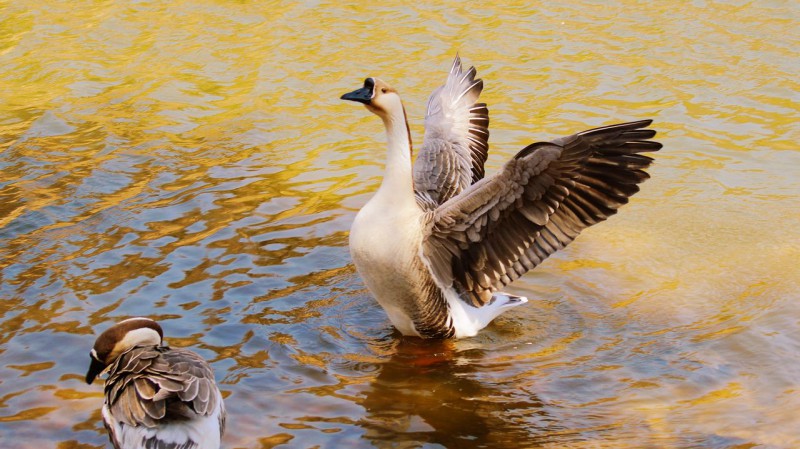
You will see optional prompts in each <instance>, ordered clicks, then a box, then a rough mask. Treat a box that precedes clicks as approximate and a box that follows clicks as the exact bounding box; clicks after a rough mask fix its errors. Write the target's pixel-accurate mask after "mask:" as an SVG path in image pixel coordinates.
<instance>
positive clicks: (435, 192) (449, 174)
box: [414, 56, 489, 207]
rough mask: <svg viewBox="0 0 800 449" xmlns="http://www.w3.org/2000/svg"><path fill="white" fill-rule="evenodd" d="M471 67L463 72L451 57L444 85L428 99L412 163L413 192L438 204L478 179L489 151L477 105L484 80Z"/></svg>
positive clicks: (484, 116)
mask: <svg viewBox="0 0 800 449" xmlns="http://www.w3.org/2000/svg"><path fill="white" fill-rule="evenodd" d="M475 74H476V71H475V67H470V68H469V70H467V71H466V72H463V71H462V70H461V59H460V58H459V57H458V56H456V58H455V60H454V61H453V67H452V68H451V69H450V73H449V74H448V76H447V81H446V82H445V84H444V85H443V86H440V87H439V88H437V89H436V90H435V91H434V92H433V94H431V97H430V99H429V100H428V109H427V112H426V114H425V137H424V140H423V143H422V148H421V149H420V151H419V155H418V156H417V160H416V162H415V163H414V189H415V190H416V192H417V195H419V196H420V197H422V198H423V199H424V201H425V203H426V204H430V205H431V206H432V207H433V205H440V204H443V203H444V202H445V201H447V200H449V199H450V198H452V197H454V196H456V195H458V194H459V193H460V192H462V191H463V190H464V189H466V188H467V187H469V186H470V185H472V184H473V183H475V182H477V181H478V180H480V179H482V178H483V175H484V171H483V164H484V162H486V157H487V155H488V152H489V144H488V141H489V109H488V108H487V107H486V104H484V103H476V101H477V100H478V97H479V96H480V94H481V91H482V90H483V81H482V80H480V79H477V80H476V79H475Z"/></svg>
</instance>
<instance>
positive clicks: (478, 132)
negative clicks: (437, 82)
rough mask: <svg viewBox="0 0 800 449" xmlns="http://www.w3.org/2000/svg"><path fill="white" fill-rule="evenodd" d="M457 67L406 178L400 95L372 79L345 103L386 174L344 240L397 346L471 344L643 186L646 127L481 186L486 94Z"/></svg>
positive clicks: (544, 154)
mask: <svg viewBox="0 0 800 449" xmlns="http://www.w3.org/2000/svg"><path fill="white" fill-rule="evenodd" d="M475 73H476V72H475V68H474V67H470V69H469V70H467V71H466V72H464V71H462V68H461V62H460V60H459V58H458V56H456V59H455V61H454V63H453V66H452V69H451V70H450V73H449V74H448V77H447V81H446V82H445V84H444V85H443V86H441V87H439V88H438V89H436V90H435V91H434V92H433V94H432V95H431V97H430V100H429V102H428V109H427V113H426V116H425V137H424V141H423V145H422V148H421V150H420V154H419V155H418V156H417V160H416V163H415V164H413V168H412V161H411V158H412V151H411V148H412V147H411V134H410V131H409V128H408V121H407V118H406V114H405V109H404V108H403V104H402V102H401V101H400V96H399V95H398V94H397V91H396V90H394V89H393V88H392V87H390V86H389V85H388V84H386V83H385V82H383V81H381V80H380V79H377V78H367V79H366V80H365V81H364V86H363V87H362V88H360V89H357V90H355V91H353V92H350V93H347V94H345V95H343V96H342V99H344V100H351V101H356V102H360V103H363V104H364V105H365V106H366V107H367V109H368V110H370V111H371V112H373V113H375V114H376V115H378V116H379V117H380V118H381V119H382V120H383V123H384V125H385V127H386V134H387V138H388V149H387V153H386V171H385V174H384V177H383V182H382V183H381V186H380V188H379V189H378V191H377V192H376V193H375V196H373V197H372V199H370V200H369V201H368V202H367V204H366V205H364V207H363V208H362V209H361V210H360V211H359V213H358V214H357V215H356V218H355V220H354V222H353V225H352V228H351V230H350V253H351V255H352V257H353V261H354V263H355V265H356V268H357V270H358V272H359V274H360V275H361V277H362V278H363V279H364V282H365V283H366V285H367V287H368V288H369V290H370V291H371V292H372V294H373V295H374V296H375V298H376V299H377V301H378V303H379V304H380V305H381V306H382V307H383V308H384V309H385V310H386V312H387V314H388V315H389V319H390V320H391V321H392V324H394V326H395V327H396V328H397V329H398V330H399V331H400V332H402V333H403V334H404V335H416V336H420V337H424V338H447V337H456V338H459V337H469V336H473V335H475V334H477V332H478V331H479V330H481V329H482V328H484V327H485V326H486V325H488V324H489V322H491V321H492V320H493V319H494V318H495V317H497V316H498V315H499V314H501V313H502V312H504V311H506V310H508V309H509V308H511V307H514V306H517V305H520V304H523V303H525V302H526V301H527V300H526V299H525V298H522V297H517V296H513V295H509V294H506V293H500V292H499V290H500V289H501V288H503V287H504V286H506V285H508V284H509V283H511V282H513V281H514V280H515V279H517V278H519V277H520V276H521V275H523V274H524V273H526V272H527V271H528V270H530V269H532V268H534V267H535V266H537V265H538V264H539V263H541V262H542V261H543V260H544V259H545V258H547V256H549V255H550V254H552V253H554V252H555V251H557V250H559V249H561V248H563V247H564V246H566V245H567V244H569V242H571V241H572V240H573V239H575V237H577V235H578V234H579V233H580V232H581V231H582V230H583V229H585V228H587V227H589V226H591V225H593V224H595V223H598V222H601V221H603V220H605V219H606V218H608V217H609V216H611V215H613V214H615V213H616V211H617V209H618V208H619V207H620V206H622V205H623V204H625V203H627V202H628V198H629V197H630V196H631V195H633V194H634V193H636V192H638V191H639V187H638V184H639V183H641V182H642V181H644V180H646V179H647V178H648V177H649V176H648V174H647V173H646V172H645V171H644V169H646V168H647V167H648V166H649V165H650V163H651V162H652V159H651V158H649V157H647V156H644V155H642V154H640V153H642V152H648V151H658V150H659V149H660V148H661V144H659V143H657V142H654V141H651V140H648V139H650V138H652V137H653V136H654V135H655V131H654V130H651V129H644V128H646V127H647V126H649V125H650V123H651V121H650V120H642V121H637V122H631V123H622V124H618V125H611V126H605V127H602V128H596V129H591V130H588V131H584V132H581V133H578V134H574V135H571V136H568V137H562V138H560V139H556V140H554V141H552V142H539V143H534V144H531V145H528V146H527V147H525V148H523V149H522V150H521V151H520V152H519V153H517V155H516V156H514V157H513V158H512V159H511V160H510V161H508V162H507V163H506V164H505V165H504V166H503V167H502V168H501V169H500V171H499V172H497V173H496V174H494V175H493V176H491V177H488V178H484V177H483V176H484V168H483V164H484V162H485V161H486V156H487V152H488V139H489V131H488V125H489V111H488V109H487V108H486V105H485V104H483V103H476V101H477V100H478V97H479V95H480V93H481V90H482V89H483V82H482V81H481V80H480V79H477V80H476V79H475Z"/></svg>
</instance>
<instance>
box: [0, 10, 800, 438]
mask: <svg viewBox="0 0 800 449" xmlns="http://www.w3.org/2000/svg"><path fill="white" fill-rule="evenodd" d="M798 18H800V8H799V7H798V6H797V4H796V3H793V2H781V1H775V2H766V1H765V2H753V3H745V2H736V1H731V2H704V1H697V2H691V3H687V2H657V3H655V4H647V5H645V4H642V3H639V2H629V1H624V2H621V3H617V4H616V5H608V4H606V2H591V1H586V2H579V3H575V4H574V5H572V6H535V5H534V6H531V5H528V4H526V3H525V2H512V3H510V4H509V3H504V4H503V5H492V4H486V3H481V4H474V3H469V4H464V3H460V2H438V4H437V5H436V6H432V5H419V6H408V5H405V4H403V3H400V2H396V3H381V4H369V3H365V4H364V5H361V6H341V5H339V4H338V3H325V2H223V1H200V2H187V1H176V2H147V1H145V2H127V1H97V2H77V3H75V2H72V3H69V4H67V3H59V2H47V1H45V2H31V1H18V2H13V3H11V2H7V3H4V4H3V5H2V7H0V83H1V84H2V89H0V170H2V177H0V282H1V283H0V436H2V441H4V442H5V443H3V444H10V443H9V442H11V441H13V442H14V443H13V447H15V448H42V447H57V448H59V449H77V448H81V449H86V448H100V447H107V446H108V444H107V437H106V435H105V433H104V430H103V427H102V423H101V418H100V411H99V410H100V405H101V402H102V388H101V385H100V384H99V383H97V384H95V385H92V386H88V385H86V384H85V383H84V381H83V376H84V374H85V372H86V369H87V367H88V362H89V358H88V351H89V349H90V348H91V346H92V344H93V342H94V338H95V335H96V334H97V333H98V332H100V331H102V330H103V329H105V328H106V327H108V326H109V325H111V324H112V323H114V322H116V321H118V320H121V319H123V318H127V317H131V316H139V315H147V316H150V317H153V318H155V319H157V320H159V321H160V322H161V323H162V325H163V327H164V328H165V332H166V334H167V342H168V343H169V344H171V345H173V346H187V347H191V348H193V349H195V350H196V351H198V352H199V353H200V354H202V355H203V356H204V357H206V358H207V359H209V360H210V361H211V362H212V364H213V367H214V369H215V371H216V375H217V379H218V381H219V383H220V386H221V388H222V390H223V392H224V394H225V396H226V404H227V408H228V413H229V420H228V431H227V433H226V435H225V437H224V439H223V441H224V446H225V447H228V448H273V447H281V448H311V447H325V448H343V447H347V448H370V447H378V448H390V447H391V448H417V447H424V448H471V447H475V448H478V447H487V448H488V447H526V448H534V447H547V448H598V447H601V448H606V447H607V448H625V447H629V448H697V447H703V448H754V447H758V448H794V447H798V446H800V431H798V430H797V429H800V417H799V416H800V415H799V414H798V413H797V410H798V409H800V357H798V354H800V337H798V335H799V334H798V332H797V328H798V325H799V324H800V301H799V300H800V293H798V292H800V269H799V268H798V260H800V214H798V210H800V209H799V208H798V206H799V205H800V201H799V200H800V176H798V175H800V169H798V167H800V149H799V148H798V144H797V142H798V141H799V140H800V127H799V126H798V124H797V123H798V120H800V112H799V111H798V104H799V103H800V102H799V101H798V100H800V95H798V92H799V91H800V82H798V76H797V74H798V72H800V62H798V61H799V60H798V59H797V55H796V50H797V48H798V45H800V38H798V32H797V26H796V24H797V20H798ZM456 52H460V54H461V56H462V58H463V59H464V61H465V63H467V64H474V65H476V67H477V69H478V73H479V76H481V77H483V79H484V80H485V82H486V88H485V90H484V93H483V97H482V98H483V99H484V100H485V101H486V102H487V103H488V104H489V108H490V114H491V120H492V125H491V132H492V136H491V140H490V143H491V152H492V154H491V157H490V158H489V161H488V164H487V166H488V171H489V172H490V173H491V172H493V171H494V170H496V169H497V167H498V166H499V165H500V164H502V163H503V161H504V160H506V159H507V158H509V157H510V156H512V155H513V154H515V153H516V151H518V150H519V149H520V148H522V147H523V146H525V145H527V144H528V143H531V142H532V141H536V140H544V139H550V138H553V137H556V136H559V135H563V134H567V133H572V132H576V131H581V130H583V129H587V128H589V127H593V126H599V125H604V124H610V123H614V122H620V121H625V120H634V119H641V118H653V119H655V125H654V127H655V128H657V129H658V130H659V131H660V134H659V137H658V139H659V140H660V141H661V142H663V143H664V145H665V147H664V149H663V150H662V151H661V152H660V153H658V154H657V155H656V158H657V161H656V164H655V165H654V166H653V168H652V170H651V174H652V179H651V180H650V181H648V182H647V183H645V184H644V185H643V188H642V191H641V192H640V193H639V194H638V195H637V196H636V197H635V198H634V199H633V200H632V202H631V204H629V205H627V206H625V207H624V208H623V209H622V211H621V213H620V214H619V215H617V216H615V217H613V218H612V219H610V220H609V221H607V222H605V223H603V224H600V225H598V226H596V227H593V228H591V229H589V230H587V231H586V232H584V234H583V235H582V236H581V237H579V238H578V240H577V241H575V242H574V243H573V244H572V245H570V246H569V247H568V248H567V249H565V250H564V251H561V252H559V253H557V254H556V255H554V256H553V257H551V258H550V259H548V260H547V261H546V262H545V263H544V264H542V265H541V266H540V267H539V268H537V269H536V270H535V271H533V272H531V273H529V274H528V275H526V276H525V277H523V278H522V279H520V280H519V281H517V282H516V283H515V284H513V286H512V287H510V288H509V291H511V292H513V293H516V294H521V295H525V296H528V297H529V298H531V300H532V301H531V303H529V304H528V305H527V306H526V307H521V308H517V309H515V310H514V311H513V312H510V313H508V314H507V315H505V316H504V317H502V318H500V319H498V320H497V321H496V322H495V323H494V324H493V325H491V326H490V327H489V328H487V329H486V330H485V331H484V332H483V333H482V334H481V335H480V336H478V337H476V338H471V339H465V340H460V341H454V342H453V341H450V342H422V341H419V340H416V339H408V338H401V337H400V336H398V335H397V334H395V333H394V332H393V331H392V328H391V325H390V323H389V321H388V319H387V318H386V316H385V314H384V313H383V311H382V310H380V308H379V307H377V305H376V304H375V303H374V300H372V298H371V297H370V295H369V294H368V292H367V291H366V290H365V288H364V285H363V283H362V282H361V280H360V279H359V278H358V276H357V274H356V273H355V271H354V269H353V267H352V265H351V263H350V258H349V254H348V249H347V232H348V229H349V225H350V222H351V221H352V219H353V216H354V215H355V213H356V212H357V210H358V208H359V207H360V206H361V205H363V204H364V202H365V201H366V200H367V199H368V198H369V196H370V194H371V192H373V191H374V190H375V189H376V188H377V186H378V184H379V182H380V179H381V175H382V169H383V159H384V142H385V140H384V136H383V129H382V126H381V124H380V121H379V120H378V119H377V118H376V117H374V116H372V115H371V114H369V113H368V112H367V111H366V110H364V109H363V108H362V107H360V106H357V105H354V104H351V103H346V102H342V101H340V100H338V97H339V96H340V95H341V94H343V93H345V92H348V91H350V90H352V89H354V88H356V87H359V86H360V84H361V82H362V80H363V78H364V77H367V76H378V77H381V78H382V79H384V80H385V81H387V82H389V83H390V84H392V85H393V86H394V87H396V88H397V89H398V90H399V91H400V93H401V94H402V96H403V98H404V100H405V103H406V108H407V111H408V114H409V117H410V120H411V125H412V132H413V135H414V137H415V138H416V139H417V142H419V141H420V139H421V136H422V131H423V129H422V115H423V113H424V105H425V102H426V99H427V96H428V95H429V93H430V92H431V90H432V89H433V88H435V87H436V86H438V85H439V84H440V83H441V82H442V81H443V80H444V77H445V75H446V71H447V69H448V68H449V67H450V64H451V61H452V58H453V56H454V55H455V54H456Z"/></svg>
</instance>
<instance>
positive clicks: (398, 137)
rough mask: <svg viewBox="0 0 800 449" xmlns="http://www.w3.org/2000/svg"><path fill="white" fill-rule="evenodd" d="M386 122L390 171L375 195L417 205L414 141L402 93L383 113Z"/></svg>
mask: <svg viewBox="0 0 800 449" xmlns="http://www.w3.org/2000/svg"><path fill="white" fill-rule="evenodd" d="M380 117H381V119H383V124H384V126H386V138H387V144H388V148H387V150H386V171H385V173H384V175H383V182H382V183H381V187H380V188H379V189H378V192H377V193H376V194H375V197H380V199H381V200H382V201H392V202H395V204H396V205H403V206H406V205H413V206H414V207H416V200H415V199H414V180H413V176H412V165H411V141H410V134H409V130H408V122H407V121H406V115H405V111H404V110H403V105H402V103H400V99H399V97H398V98H397V101H396V102H395V104H393V105H392V107H391V108H390V110H389V111H388V112H387V113H386V114H380Z"/></svg>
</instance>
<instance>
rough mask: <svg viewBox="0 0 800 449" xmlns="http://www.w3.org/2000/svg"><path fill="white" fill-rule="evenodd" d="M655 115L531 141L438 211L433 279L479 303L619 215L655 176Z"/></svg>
mask: <svg viewBox="0 0 800 449" xmlns="http://www.w3.org/2000/svg"><path fill="white" fill-rule="evenodd" d="M650 123H651V120H642V121H638V122H631V123H623V124H618V125H611V126H606V127H602V128H596V129H591V130H588V131H584V132H582V133H578V134H574V135H572V136H568V137H564V138H561V139H557V140H554V141H553V142H540V143H534V144H532V145H529V146H527V147H526V148H524V149H523V150H522V151H520V152H519V153H518V154H517V155H516V156H515V157H514V158H513V159H512V160H510V161H509V162H508V163H506V164H505V166H504V167H503V168H502V170H501V171H500V172H499V173H497V174H496V175H494V176H493V177H491V178H487V179H484V180H482V181H480V182H478V183H476V184H474V185H472V186H471V187H470V188H469V189H467V190H466V191H464V192H463V193H462V194H460V195H458V196H457V197H455V198H452V199H451V200H449V201H448V202H446V203H444V204H443V205H441V206H440V207H439V208H437V209H436V210H435V211H433V212H432V217H431V221H430V229H429V234H428V236H427V237H426V240H425V242H424V244H423V255H424V257H425V258H426V259H427V260H428V262H429V263H430V265H431V269H432V271H433V274H434V276H435V277H436V278H437V279H438V280H439V281H440V282H442V283H444V285H448V286H450V285H452V286H454V287H455V288H456V291H458V292H459V294H460V296H461V298H462V299H464V300H465V301H466V302H467V303H469V304H471V305H473V306H475V307H479V306H482V305H484V304H485V303H486V302H487V301H489V299H490V298H491V297H492V292H494V291H497V290H498V289H500V288H502V287H503V286H505V285H507V284H509V283H510V282H512V281H514V280H515V279H517V278H518V277H520V276H521V275H522V274H524V273H526V272H527V271H528V270H530V269H532V268H534V267H535V266H537V265H538V264H539V263H541V262H542V261H543V260H544V259H545V258H547V256H549V255H550V254H552V253H554V252H555V251H557V250H559V249H561V248H563V247H564V246H566V245H567V244H569V243H570V242H571V241H572V240H573V239H575V237H577V236H578V234H579V233H580V232H581V231H582V230H583V229H585V228H587V227H589V226H591V225H593V224H595V223H599V222H601V221H603V220H605V219H606V218H608V217H609V216H611V215H613V214H615V213H616V211H617V209H618V208H619V207H620V206H622V205H623V204H625V203H627V202H628V198H629V197H630V196H631V195H633V194H634V193H636V192H638V191H639V187H638V184H639V183H641V182H642V181H644V180H645V179H647V178H649V175H648V174H647V173H646V172H645V171H644V169H646V168H647V167H648V166H649V165H650V163H651V162H652V159H651V158H649V157H647V156H644V155H642V154H639V153H642V152H647V151H658V150H659V149H660V148H661V144H659V143H658V142H653V141H650V140H647V139H650V138H652V137H653V136H654V135H655V131H654V130H651V129H642V128H645V127H647V126H649V125H650Z"/></svg>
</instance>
